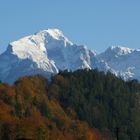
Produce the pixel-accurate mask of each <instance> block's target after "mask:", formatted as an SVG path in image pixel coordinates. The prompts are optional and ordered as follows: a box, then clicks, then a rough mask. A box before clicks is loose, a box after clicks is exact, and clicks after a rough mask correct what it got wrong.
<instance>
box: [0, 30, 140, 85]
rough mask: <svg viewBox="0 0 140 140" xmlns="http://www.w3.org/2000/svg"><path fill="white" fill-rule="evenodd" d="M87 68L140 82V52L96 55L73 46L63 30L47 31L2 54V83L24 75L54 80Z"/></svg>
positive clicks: (110, 50)
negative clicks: (69, 71)
mask: <svg viewBox="0 0 140 140" xmlns="http://www.w3.org/2000/svg"><path fill="white" fill-rule="evenodd" d="M84 68H87V69H94V68H98V69H99V70H100V71H105V72H107V71H110V72H112V73H114V74H115V75H116V76H121V77H123V78H124V79H125V80H127V79H131V78H136V79H138V80H140V71H139V69H140V50H138V49H137V50H136V49H130V48H126V47H122V46H112V47H109V48H108V49H107V50H106V51H105V52H103V53H101V54H96V53H95V52H94V51H92V50H90V49H88V48H87V47H86V46H83V45H76V44H74V43H72V42H71V41H70V40H69V39H68V38H67V37H65V35H64V34H63V32H62V31H60V30H58V29H47V30H43V31H40V32H37V33H35V34H33V35H30V36H26V37H24V38H21V39H19V40H17V41H14V42H12V43H10V44H9V45H8V47H7V50H6V51H5V52H4V53H3V54H1V55H0V80H2V81H3V82H7V83H10V84H11V83H13V82H14V81H16V80H17V79H18V78H19V77H22V76H27V75H35V74H40V75H43V76H46V77H50V76H51V75H52V74H56V73H58V72H59V70H65V69H68V70H72V71H74V70H77V69H84Z"/></svg>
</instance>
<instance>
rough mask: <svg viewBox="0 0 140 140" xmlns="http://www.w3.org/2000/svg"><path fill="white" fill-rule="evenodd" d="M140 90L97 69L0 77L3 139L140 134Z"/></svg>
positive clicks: (120, 138) (130, 137) (98, 139)
mask: <svg viewBox="0 0 140 140" xmlns="http://www.w3.org/2000/svg"><path fill="white" fill-rule="evenodd" d="M139 92H140V84H139V83H138V82H137V81H136V80H132V81H127V82H125V81H123V80H122V79H121V78H116V77H115V76H114V75H112V74H111V73H106V74H104V72H98V71H97V70H78V71H75V72H67V71H64V72H60V73H59V74H58V75H56V76H53V77H52V79H51V81H49V82H48V80H47V79H45V78H43V77H41V76H30V77H23V78H21V79H19V80H18V81H17V82H15V84H14V85H12V86H9V85H7V84H3V83H0V140H15V139H22V138H25V139H32V140H57V139H58V140H139V139H140V95H139Z"/></svg>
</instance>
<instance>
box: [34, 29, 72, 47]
mask: <svg viewBox="0 0 140 140" xmlns="http://www.w3.org/2000/svg"><path fill="white" fill-rule="evenodd" d="M35 35H41V36H42V35H43V36H45V37H46V38H49V37H51V38H52V39H54V40H57V41H59V40H60V41H61V40H62V41H64V42H65V43H68V44H70V45H73V43H72V42H71V41H70V40H69V39H68V38H67V37H66V36H65V35H64V34H63V32H62V31H61V30H59V29H57V28H48V29H46V30H42V31H39V32H37V33H36V34H35Z"/></svg>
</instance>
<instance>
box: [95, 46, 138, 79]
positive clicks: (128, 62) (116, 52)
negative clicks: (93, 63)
mask: <svg viewBox="0 0 140 140" xmlns="http://www.w3.org/2000/svg"><path fill="white" fill-rule="evenodd" d="M97 57H98V59H101V60H104V61H105V62H106V63H107V64H108V66H109V67H110V68H111V72H112V73H114V74H115V75H116V76H121V77H122V78H124V79H125V80H127V79H138V80H139V81H140V50H139V49H130V48H127V47H122V46H112V47H109V48H108V49H107V50H106V51H105V52H103V53H101V54H99V55H98V56H97Z"/></svg>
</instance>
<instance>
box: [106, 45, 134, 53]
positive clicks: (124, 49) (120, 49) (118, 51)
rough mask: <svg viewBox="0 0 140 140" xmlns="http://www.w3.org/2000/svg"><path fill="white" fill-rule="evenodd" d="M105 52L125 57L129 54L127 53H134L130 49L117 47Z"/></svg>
mask: <svg viewBox="0 0 140 140" xmlns="http://www.w3.org/2000/svg"><path fill="white" fill-rule="evenodd" d="M106 51H107V52H113V53H115V54H117V55H126V54H129V53H132V52H133V51H135V49H131V48H128V47H124V46H120V45H118V46H111V47H109V48H108V49H107V50H106Z"/></svg>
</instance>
